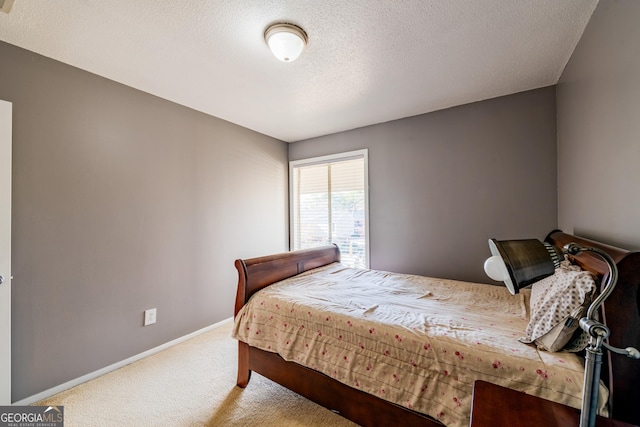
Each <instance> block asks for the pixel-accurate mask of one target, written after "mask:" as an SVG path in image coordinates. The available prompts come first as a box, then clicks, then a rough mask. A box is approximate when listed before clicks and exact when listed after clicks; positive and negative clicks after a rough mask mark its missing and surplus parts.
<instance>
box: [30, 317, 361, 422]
mask: <svg viewBox="0 0 640 427" xmlns="http://www.w3.org/2000/svg"><path fill="white" fill-rule="evenodd" d="M230 334H231V324H230V323H228V324H226V325H223V326H221V327H219V328H217V329H215V330H213V331H210V332H207V333H204V334H202V335H199V336H197V337H195V338H193V339H191V340H189V341H186V342H184V343H182V344H178V345H176V346H174V347H171V348H169V349H167V350H164V351H161V352H159V353H156V354H154V355H152V356H150V357H147V358H145V359H142V360H140V361H137V362H135V363H132V364H131V365H128V366H125V367H123V368H121V369H118V370H116V371H113V372H111V373H109V374H106V375H103V376H102V377H99V378H96V379H95V380H91V381H88V382H86V383H84V384H81V385H79V386H77V387H74V388H72V389H70V390H67V391H64V392H62V393H59V394H57V395H55V396H52V397H51V398H48V399H46V400H43V401H41V402H38V403H37V405H52V406H59V405H62V406H64V414H65V427H92V426H105V427H106V426H108V427H111V426H118V427H126V426H132V427H134V426H135V427H143V426H162V427H164V426H166V427H179V426H274V427H275V426H278V427H281V426H332V427H333V426H345V427H353V426H355V424H353V423H351V422H349V421H347V420H345V419H344V418H342V417H340V416H339V415H336V414H334V413H332V412H331V411H329V410H327V409H324V408H322V407H320V406H318V405H316V404H315V403H312V402H310V401H308V400H306V399H304V398H303V397H300V396H298V395H297V394H295V393H293V392H291V391H289V390H287V389H285V388H283V387H281V386H279V385H278V384H275V383H274V382H272V381H270V380H268V379H266V378H264V377H262V376H260V375H258V374H255V373H253V374H252V376H251V381H250V382H249V385H248V386H247V388H246V389H244V390H243V389H240V388H238V387H236V386H235V380H236V367H237V344H236V341H235V340H233V339H231V338H230Z"/></svg>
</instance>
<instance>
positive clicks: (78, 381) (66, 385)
mask: <svg viewBox="0 0 640 427" xmlns="http://www.w3.org/2000/svg"><path fill="white" fill-rule="evenodd" d="M232 321H233V317H229V318H227V319H224V320H221V321H220V322H218V323H214V324H213V325H209V326H207V327H205V328H202V329H199V330H197V331H195V332H191V333H190V334H187V335H184V336H182V337H180V338H176V339H175V340H172V341H169V342H167V343H164V344H162V345H159V346H157V347H154V348H152V349H150V350H147V351H145V352H142V353H140V354H136V355H135V356H131V357H129V358H128V359H125V360H122V361H120V362H117V363H114V364H113V365H109V366H107V367H105V368H102V369H98V370H97V371H94V372H91V373H89V374H87V375H83V376H81V377H79V378H76V379H75V380H71V381H67V382H66V383H64V384H60V385H58V386H55V387H52V388H50V389H48V390H45V391H43V392H40V393H38V394H34V395H33V396H29V397H27V398H25V399H22V400H19V401H17V402H13V403H12V405H13V406H26V405H31V404H33V403H36V402H39V401H40V400H43V399H46V398H48V397H51V396H53V395H54V394H58V393H60V392H62V391H65V390H68V389H70V388H72V387H75V386H77V385H80V384H82V383H85V382H87V381H89V380H92V379H95V378H98V377H100V376H102V375H104V374H108V373H109V372H111V371H115V370H116V369H119V368H122V367H123V366H127V365H129V364H131V363H133V362H136V361H138V360H140V359H144V358H145V357H148V356H151V355H152V354H155V353H157V352H159V351H162V350H166V349H167V348H169V347H173V346H174V345H176V344H180V343H182V342H184V341H187V340H188V339H191V338H194V337H196V336H198V335H200V334H203V333H205V332H209V331H212V330H214V329H216V328H219V327H220V326H222V325H226V324H227V323H230V322H232Z"/></svg>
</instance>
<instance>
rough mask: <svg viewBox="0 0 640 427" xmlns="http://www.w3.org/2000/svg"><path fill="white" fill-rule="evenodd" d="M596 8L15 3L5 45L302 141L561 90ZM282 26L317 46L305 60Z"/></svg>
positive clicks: (273, 1)
mask: <svg viewBox="0 0 640 427" xmlns="http://www.w3.org/2000/svg"><path fill="white" fill-rule="evenodd" d="M596 4H597V0H518V1H514V0H398V1H395V0H394V1H391V0H351V1H346V0H317V1H316V0H309V1H294V0H289V1H286V0H280V1H278V0H208V1H204V0H198V1H194V0H109V1H104V0H16V1H15V4H14V6H13V9H12V11H11V13H10V14H8V15H7V14H4V13H0V40H3V41H6V42H8V43H11V44H14V45H17V46H20V47H23V48H26V49H28V50H31V51H33V52H37V53H40V54H42V55H45V56H48V57H51V58H53V59H56V60H59V61H62V62H64V63H67V64H71V65H73V66H76V67H79V68H81V69H84V70H87V71H90V72H92V73H95V74H98V75H100V76H104V77H106V78H109V79H112V80H115V81H117V82H121V83H124V84H126V85H128V86H131V87H134V88H137V89H140V90H143V91H145V92H149V93H152V94H154V95H157V96H159V97H162V98H165V99H168V100H171V101H174V102H176V103H178V104H182V105H185V106H188V107H191V108H193V109H195V110H199V111H202V112H205V113H208V114H211V115H213V116H216V117H220V118H222V119H225V120H228V121H230V122H233V123H237V124H239V125H241V126H244V127H247V128H249V129H253V130H255V131H257V132H261V133H263V134H266V135H270V136H273V137H275V138H278V139H281V140H283V141H288V142H292V141H298V140H302V139H307V138H311V137H315V136H320V135H325V134H330V133H334V132H339V131H343V130H348V129H353V128H357V127H362V126H366V125H370V124H375V123H382V122H386V121H389V120H394V119H398V118H402V117H408V116H413V115H417V114H422V113H426V112H430V111H435V110H439V109H443V108H447V107H451V106H455V105H461V104H465V103H469V102H474V101H479V100H483V99H488V98H494V97H497V96H502V95H507V94H511V93H516V92H521V91H525V90H529V89H535V88H539V87H544V86H548V85H553V84H555V83H556V82H557V81H558V78H559V77H560V74H561V73H562V70H563V68H564V66H565V64H566V63H567V61H568V60H569V57H570V56H571V53H572V52H573V50H574V48H575V46H576V44H577V42H578V40H579V39H580V36H581V35H582V32H583V31H584V28H585V26H586V24H587V22H588V21H589V18H590V17H591V13H592V12H593V10H594V9H595V6H596ZM275 21H289V22H293V23H295V24H298V25H300V26H301V27H303V28H304V29H305V31H306V32H307V34H308V35H309V46H308V48H307V49H306V50H305V52H303V54H302V55H301V57H300V58H299V59H298V60H297V61H296V62H293V63H283V62H280V61H278V60H277V59H275V58H274V57H273V56H272V55H271V53H270V51H269V50H268V48H267V46H266V44H265V42H264V39H263V32H264V30H265V28H266V27H267V26H268V25H269V24H270V23H272V22H275ZM0 60H2V58H0Z"/></svg>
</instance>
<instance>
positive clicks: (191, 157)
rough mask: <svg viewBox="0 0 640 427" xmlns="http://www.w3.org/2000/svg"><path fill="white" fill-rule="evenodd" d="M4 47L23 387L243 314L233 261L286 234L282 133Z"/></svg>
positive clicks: (2, 87)
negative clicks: (153, 316) (154, 314)
mask: <svg viewBox="0 0 640 427" xmlns="http://www.w3.org/2000/svg"><path fill="white" fill-rule="evenodd" d="M0 59H1V60H0V76H1V78H0V99H5V100H8V101H11V102H13V108H14V109H13V120H14V139H13V153H14V154H13V156H14V157H13V171H14V176H13V274H14V276H15V280H14V281H13V304H12V311H13V316H12V329H13V342H12V349H13V391H12V398H13V400H14V401H17V400H20V399H23V398H25V397H28V396H31V395H33V394H36V393H38V392H41V391H43V390H46V389H48V388H50V387H53V386H57V385H59V384H61V383H63V382H66V381H69V380H72V379H74V378H77V377H79V376H82V375H84V374H87V373H89V372H92V371H94V370H97V369H100V368H103V367H105V366H108V365H109V364H112V363H115V362H118V361H121V360H123V359H126V358H128V357H130V356H132V355H135V354H138V353H140V352H143V351H145V350H147V349H150V348H152V347H155V346H157V345H160V344H163V343H165V342H167V341H170V340H172V339H175V338H177V337H180V336H183V335H185V334H187V333H190V332H193V331H195V330H197V329H200V328H203V327H205V326H208V325H210V324H213V323H215V322H218V321H220V320H223V319H225V318H228V317H230V316H232V315H233V302H234V297H235V290H236V282H237V276H236V272H235V269H234V268H233V260H234V259H235V258H238V257H250V256H257V255H264V254H267V253H272V252H280V251H283V250H285V249H286V248H287V245H288V242H287V235H288V228H287V146H286V144H285V143H284V142H281V141H277V140H274V139H272V138H269V137H266V136H263V135H260V134H257V133H255V132H252V131H249V130H247V129H244V128H242V127H239V126H236V125H233V124H230V123H228V122H225V121H223V120H220V119H216V118H214V117H211V116H207V115H205V114H202V113H198V112H196V111H193V110H190V109H187V108H184V107H181V106H179V105H176V104H173V103H171V102H168V101H166V100H162V99H160V98H157V97H154V96H151V95H149V94H145V93H143V92H140V91H137V90H134V89H131V88H128V87H125V86H123V85H120V84H117V83H114V82H112V81H109V80H106V79H103V78H100V77H97V76H95V75H92V74H89V73H87V72H84V71H81V70H79V69H75V68H73V67H70V66H67V65H64V64H62V63H59V62H56V61H53V60H51V59H47V58H44V57H41V56H39V55H36V54H33V53H31V52H28V51H25V50H22V49H18V48H16V47H13V46H10V45H8V44H5V43H1V42H0ZM151 307H156V308H157V309H158V322H157V324H155V325H152V326H149V327H144V328H143V327H142V319H143V311H144V310H145V309H147V308H151ZM212 368H214V367H213V366H212Z"/></svg>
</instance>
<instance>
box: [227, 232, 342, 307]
mask: <svg viewBox="0 0 640 427" xmlns="http://www.w3.org/2000/svg"><path fill="white" fill-rule="evenodd" d="M332 262H340V250H339V249H338V246H337V245H335V244H333V245H328V246H323V247H319V248H313V249H302V250H299V251H293V252H287V253H282V254H277V255H269V256H263V257H259V258H251V259H245V260H242V259H237V260H236V262H235V266H236V270H238V292H237V294H236V305H235V311H234V316H235V315H236V314H238V311H240V309H241V308H242V306H244V304H245V303H246V302H247V301H249V298H251V295H253V294H254V293H256V292H258V291H259V290H260V289H262V288H265V287H267V286H269V285H270V284H272V283H275V282H279V281H280V280H284V279H287V278H289V277H291V276H295V275H296V274H300V273H302V272H305V271H307V270H311V269H313V268H318V267H322V266H323V265H327V264H331V263H332Z"/></svg>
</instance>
